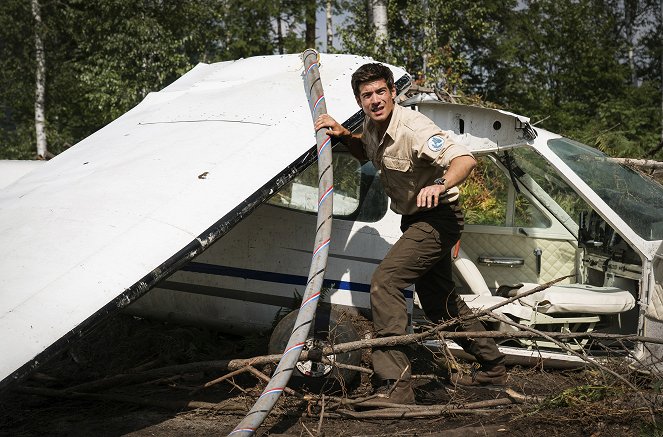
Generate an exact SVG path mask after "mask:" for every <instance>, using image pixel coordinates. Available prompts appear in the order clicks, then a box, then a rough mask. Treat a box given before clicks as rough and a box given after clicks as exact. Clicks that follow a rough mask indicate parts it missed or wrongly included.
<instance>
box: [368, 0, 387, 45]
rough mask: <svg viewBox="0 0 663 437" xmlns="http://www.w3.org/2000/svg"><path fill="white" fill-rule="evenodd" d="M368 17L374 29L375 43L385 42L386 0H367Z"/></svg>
mask: <svg viewBox="0 0 663 437" xmlns="http://www.w3.org/2000/svg"><path fill="white" fill-rule="evenodd" d="M369 5H370V7H369V10H370V13H369V17H371V24H372V25H373V27H374V28H375V37H376V40H377V42H382V41H386V40H387V36H388V34H387V0H369Z"/></svg>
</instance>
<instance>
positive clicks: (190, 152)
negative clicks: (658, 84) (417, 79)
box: [0, 54, 663, 385]
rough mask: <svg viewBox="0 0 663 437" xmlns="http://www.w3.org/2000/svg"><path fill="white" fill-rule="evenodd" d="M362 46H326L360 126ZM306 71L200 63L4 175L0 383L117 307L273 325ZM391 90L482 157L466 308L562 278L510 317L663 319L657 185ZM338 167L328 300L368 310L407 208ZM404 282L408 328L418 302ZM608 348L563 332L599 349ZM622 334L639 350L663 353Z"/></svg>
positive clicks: (588, 155)
mask: <svg viewBox="0 0 663 437" xmlns="http://www.w3.org/2000/svg"><path fill="white" fill-rule="evenodd" d="M364 62H368V60H367V59H364V58H357V57H352V56H331V55H324V54H323V55H322V67H321V72H322V76H323V82H324V87H325V91H326V96H327V97H326V99H327V104H328V107H329V112H330V113H332V114H334V115H337V117H338V118H343V119H346V120H348V125H350V124H352V125H353V126H354V127H358V126H359V122H360V120H361V116H360V115H356V116H355V115H354V114H356V111H357V106H356V103H355V101H354V97H353V96H352V91H351V89H350V84H349V81H350V79H349V77H350V74H351V73H352V72H353V71H354V69H355V68H356V66H358V65H359V64H361V63H364ZM394 72H395V76H396V77H404V76H405V72H404V71H402V70H397V69H394ZM300 74H301V61H300V60H299V58H298V57H295V56H293V57H288V56H283V57H279V56H276V57H261V58H250V59H246V60H241V61H236V62H231V63H221V64H214V65H202V66H198V67H196V68H195V69H193V70H192V71H191V72H190V73H188V74H187V75H185V76H184V77H182V78H181V79H180V80H178V81H177V82H175V83H174V84H173V85H171V86H170V87H168V88H166V89H165V90H163V91H162V92H160V93H154V94H151V95H150V96H148V97H147V98H146V99H145V101H144V102H143V103H141V104H140V105H138V106H137V107H136V108H134V109H133V110H132V111H130V112H129V113H127V114H125V115H124V116H122V117H121V118H120V119H118V120H116V121H115V122H113V123H111V124H110V125H109V126H107V127H106V128H104V129H102V130H101V131H99V132H97V133H96V134H94V135H92V136H91V137H89V138H88V139H86V140H84V141H83V142H81V143H79V144H78V145H76V146H75V147H73V148H72V149H71V150H69V151H67V152H65V153H63V154H62V155H60V156H58V157H56V158H55V159H53V160H52V161H50V162H48V163H46V164H44V165H43V166H39V168H38V169H37V170H34V171H33V172H31V173H28V174H27V175H25V176H24V177H22V178H21V179H19V180H18V181H17V182H15V183H14V184H12V185H10V186H8V187H6V188H5V189H4V190H2V191H0V241H2V247H3V248H4V258H3V260H2V262H1V263H0V274H1V276H0V277H2V278H3V279H2V287H1V292H2V299H1V300H0V311H1V313H0V327H1V329H2V332H3V333H5V335H4V336H3V339H2V340H0V341H1V342H2V346H3V350H5V351H11V352H10V353H7V354H5V355H4V356H3V359H2V361H1V363H0V370H1V371H2V373H1V377H2V378H3V381H2V385H6V384H7V383H8V382H10V381H12V380H13V379H15V378H18V377H20V376H23V375H25V374H26V373H28V372H29V371H30V369H31V368H32V366H33V365H36V364H37V362H40V361H41V360H43V359H44V358H46V357H48V356H49V355H51V354H52V353H54V352H55V351H57V350H59V349H60V348H61V347H62V346H65V345H66V343H67V342H68V341H70V339H72V338H74V337H75V336H76V335H77V334H78V333H79V332H80V331H82V330H83V329H84V328H85V327H87V326H90V325H91V324H92V323H93V322H94V321H95V320H97V319H98V318H99V317H100V316H103V315H104V314H106V313H108V312H110V311H112V310H115V309H117V308H120V307H121V308H126V310H127V311H130V312H131V313H133V314H139V315H142V316H149V317H156V318H160V319H163V320H170V321H174V322H181V323H196V324H206V325H208V326H213V327H216V328H219V329H223V330H229V331H231V332H235V333H240V332H250V331H256V330H268V329H270V328H271V327H272V323H273V321H274V320H275V318H276V316H277V314H279V313H280V312H283V311H284V309H288V308H296V307H297V306H298V303H299V300H300V299H301V296H302V295H303V290H304V287H305V283H306V276H307V269H308V266H309V261H310V255H311V247H310V239H311V236H312V235H313V234H314V232H315V211H316V208H317V201H316V197H317V178H316V177H315V174H316V169H315V165H313V166H311V167H310V168H309V169H307V170H305V171H303V172H302V170H304V168H305V167H306V166H307V165H308V164H309V163H311V162H312V161H313V160H314V159H315V156H314V155H315V149H313V150H311V148H312V147H313V142H314V140H313V133H312V132H311V128H310V115H309V114H308V108H307V107H306V105H307V104H306V102H305V93H304V92H302V89H303V87H302V82H301V77H300ZM251 96H254V98H253V99H252V98H251ZM251 100H253V101H251ZM258 100H260V102H261V104H260V105H259V106H258V107H257V108H258V109H257V110H256V109H254V108H255V107H256V106H255V105H254V104H253V103H254V102H256V101H258ZM400 103H401V104H402V105H405V106H407V107H410V108H412V110H418V111H421V112H423V113H424V114H426V115H428V116H429V117H431V118H432V119H433V120H434V121H435V122H436V123H437V124H438V125H439V126H440V127H441V128H443V129H448V130H451V131H453V132H455V134H456V135H457V137H458V141H460V142H463V143H465V144H467V145H468V147H470V149H471V150H473V152H474V153H475V155H476V156H477V158H478V160H479V167H478V169H477V170H476V171H475V176H476V178H477V180H478V182H477V184H479V185H480V186H481V187H482V189H483V190H484V191H482V193H489V194H490V195H489V196H488V197H489V200H490V201H486V196H484V197H477V196H476V195H475V194H473V192H472V191H471V190H466V192H465V197H464V199H465V205H464V206H465V210H466V223H467V225H466V228H465V232H464V233H463V236H462V239H461V247H460V250H459V252H458V257H457V258H456V260H455V261H454V267H455V275H456V279H457V281H456V282H457V284H458V287H459V289H460V291H461V292H462V293H464V297H465V299H466V300H467V301H468V303H469V304H470V305H471V306H473V307H485V306H486V305H492V304H493V303H494V302H496V301H500V300H503V299H505V296H508V295H509V293H510V291H509V287H505V286H510V285H513V284H519V283H523V284H525V285H524V287H531V286H532V285H531V284H536V283H545V282H548V281H549V280H552V279H555V278H557V277H561V276H566V275H573V277H574V279H573V280H567V281H566V282H567V283H566V284H560V285H559V286H558V287H555V288H554V289H553V290H550V292H548V293H541V294H537V295H536V296H534V297H532V299H529V300H527V301H526V302H522V303H519V304H515V303H514V304H510V305H509V306H507V307H504V308H503V309H502V313H503V314H505V315H506V316H508V317H509V318H511V319H512V320H516V321H519V322H520V323H524V324H529V325H530V326H534V327H536V328H537V329H540V330H548V331H557V332H562V331H574V330H581V331H591V330H593V331H600V332H611V333H633V334H639V335H644V336H650V337H659V336H661V335H662V334H663V289H662V288H661V283H662V282H663V278H662V277H661V275H662V274H663V272H662V271H661V266H662V265H663V262H662V261H661V259H662V258H661V257H662V256H663V255H661V253H659V254H658V255H656V252H657V249H658V250H659V251H660V250H662V249H659V246H661V240H662V239H663V188H661V186H660V185H658V184H657V183H655V182H653V181H651V180H649V179H648V178H646V177H643V176H641V175H640V174H638V173H637V172H635V171H633V170H631V169H629V168H627V167H624V166H622V165H620V164H617V163H615V162H612V161H610V160H609V159H606V156H605V155H603V154H602V153H601V152H599V151H597V150H595V149H592V148H590V147H588V146H585V145H583V144H579V143H577V142H575V141H572V140H569V139H566V138H563V137H561V136H559V135H557V134H554V133H551V132H547V131H545V130H543V129H536V131H534V129H533V128H532V126H531V125H530V124H529V120H528V119H527V118H525V117H522V116H518V115H515V114H511V113H508V112H504V111H499V110H492V109H485V108H477V107H471V106H463V105H454V104H446V103H441V102H437V101H434V100H432V99H430V98H428V97H427V96H417V97H414V98H412V99H410V100H406V101H401V102H400ZM284 107H285V108H287V110H286V111H285V112H284V111H283V108H284ZM290 111H292V113H291V112H290ZM300 172H301V173H300ZM334 173H335V179H336V183H335V192H334V214H335V219H334V224H333V230H332V236H333V240H332V244H331V246H330V251H329V264H328V269H327V272H328V273H327V277H326V279H325V282H324V288H325V293H324V295H325V298H324V301H325V302H328V303H332V304H334V305H335V306H337V308H346V309H358V310H359V311H363V312H366V311H367V310H368V307H369V298H368V296H369V288H370V286H369V284H370V278H371V274H372V272H373V270H374V269H375V267H376V266H377V264H378V263H379V262H380V260H381V259H382V257H383V256H384V254H385V253H386V252H387V250H388V249H389V248H390V247H391V245H392V244H393V243H394V242H395V241H396V240H397V239H398V238H399V236H400V235H399V234H400V232H399V223H400V218H399V217H398V216H397V215H396V214H395V213H393V212H392V211H391V210H390V209H389V203H388V199H387V197H386V195H385V194H384V191H383V190H382V187H381V184H380V180H379V177H378V175H377V174H376V171H375V169H374V168H373V167H372V165H371V164H370V163H368V164H364V165H361V164H360V163H359V162H357V161H356V160H354V158H352V157H351V156H350V155H349V153H347V152H346V151H344V150H343V148H342V147H341V146H337V147H335V149H334ZM202 175H206V176H204V177H202ZM293 178H294V179H293ZM291 179H293V180H292V181H291ZM468 187H469V186H468ZM267 198H269V199H268V200H267V202H265V203H262V202H263V200H265V199H267ZM261 203H262V204H261ZM253 209H255V211H253V212H252V213H251V214H250V215H249V212H251V211H252V210H253ZM235 225H236V226H235ZM56 231H57V232H56ZM221 236H223V238H219V237H221ZM217 239H218V241H216V242H214V244H211V243H212V242H213V241H215V240H217ZM194 256H197V257H196V259H192V258H193V257H194ZM155 284H156V287H154V288H153V289H152V290H151V291H149V293H146V292H147V291H148V289H149V288H152V287H153V286H154V285H155ZM143 293H146V294H145V295H144V296H143V297H141V298H140V299H138V300H136V299H137V298H138V297H140V295H142V294H143ZM406 295H407V296H409V297H410V299H409V303H410V305H411V308H412V309H413V311H412V312H413V322H414V323H413V326H414V327H415V328H416V327H417V325H418V324H419V323H420V322H421V317H422V316H421V312H420V311H419V310H418V308H417V306H416V305H412V299H411V298H412V297H413V295H412V290H406ZM133 300H136V302H134V303H133V304H131V305H128V304H129V303H130V302H131V301H133ZM486 323H487V324H489V325H490V326H491V328H495V329H501V330H509V329H512V328H510V327H509V326H506V325H504V324H501V323H498V322H495V321H491V320H486ZM610 346H611V345H610V344H609V343H605V342H604V343H601V344H599V343H596V342H581V343H577V344H574V347H575V348H577V349H579V350H580V349H582V350H584V351H586V352H587V353H588V354H593V355H599V356H600V355H604V354H606V353H608V352H609V350H610ZM500 347H501V349H502V350H503V351H504V352H505V353H507V354H508V356H509V357H510V359H511V360H512V362H525V363H526V362H535V361H539V360H540V359H541V358H543V361H544V364H548V365H557V366H565V365H574V360H575V358H574V357H572V356H570V355H568V354H567V353H565V352H564V351H560V350H559V349H557V348H556V346H555V345H554V344H547V343H542V342H540V341H538V342H533V341H531V340H523V339H521V340H510V341H508V342H507V341H505V342H502V343H501V345H500ZM629 347H630V348H632V351H633V354H634V356H635V357H636V358H637V359H638V360H639V361H640V362H642V363H644V364H652V363H656V362H657V361H658V360H659V358H660V356H661V354H662V352H663V350H662V349H661V347H659V346H656V345H648V347H647V348H645V347H643V345H642V344H640V343H634V344H631V345H630V346H629ZM606 351H608V352H606ZM321 373H322V374H324V373H325V372H321Z"/></svg>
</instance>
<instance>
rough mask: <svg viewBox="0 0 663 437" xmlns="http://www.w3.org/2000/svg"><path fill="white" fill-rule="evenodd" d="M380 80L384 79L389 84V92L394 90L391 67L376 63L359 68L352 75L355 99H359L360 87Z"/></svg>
mask: <svg viewBox="0 0 663 437" xmlns="http://www.w3.org/2000/svg"><path fill="white" fill-rule="evenodd" d="M380 79H384V81H385V82H387V88H389V90H392V89H393V88H394V74H393V73H392V72H391V70H390V69H389V67H387V66H385V65H382V64H379V63H377V62H374V63H372V64H364V65H362V66H361V67H359V68H357V71H355V72H354V73H353V74H352V81H351V82H350V83H351V84H352V91H353V92H354V93H355V97H359V85H361V84H362V83H366V82H374V81H376V80H380Z"/></svg>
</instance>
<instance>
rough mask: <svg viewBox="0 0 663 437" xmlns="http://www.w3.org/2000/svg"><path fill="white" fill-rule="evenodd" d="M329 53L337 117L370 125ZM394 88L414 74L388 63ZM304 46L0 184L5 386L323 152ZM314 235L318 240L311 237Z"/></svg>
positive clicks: (186, 80)
mask: <svg viewBox="0 0 663 437" xmlns="http://www.w3.org/2000/svg"><path fill="white" fill-rule="evenodd" d="M368 62H372V60H371V59H369V58H362V57H357V56H350V55H325V54H323V55H321V66H320V70H321V72H322V77H323V85H324V88H325V91H326V93H325V95H326V97H325V98H326V103H327V107H328V108H329V111H330V113H332V114H334V116H335V117H336V118H337V119H338V120H339V121H340V120H346V121H345V125H346V126H347V127H349V128H351V129H352V128H354V127H356V126H357V125H358V124H359V123H361V121H362V115H361V113H358V112H357V110H358V108H357V104H356V102H355V99H354V96H353V95H352V90H351V87H350V76H351V75H352V73H353V72H354V71H355V70H356V69H357V67H359V66H360V65H362V64H365V63H368ZM392 70H393V72H394V76H395V78H396V79H397V88H399V91H400V90H402V89H403V88H404V87H406V86H407V85H409V80H410V79H409V77H408V76H407V74H406V72H405V71H403V70H401V69H398V68H395V67H392ZM302 72H303V65H302V61H301V59H300V57H299V56H298V55H285V56H262V57H255V58H248V59H242V60H238V61H232V62H221V63H217V64H211V65H207V64H200V65H198V66H196V67H195V68H194V69H192V70H191V71H190V72H189V73H187V74H186V75H184V76H183V77H182V78H180V79H179V80H177V81H176V82H174V83H173V84H171V85H170V86H168V87H167V88H165V89H164V90H162V91H160V92H157V93H152V94H149V95H148V96H147V97H146V98H145V99H144V100H143V101H142V102H141V103H140V104H139V105H138V106H136V107H135V108H133V109H132V110H131V111H129V112H127V113H126V114H124V115H123V116H121V117H120V118H118V119H117V120H115V121H113V122H112V123H110V124H109V125H107V126H106V127H104V128H103V129H101V130H99V131H98V132H96V133H94V134H93V135H91V136H89V137H88V138H86V139H84V140H83V141H81V142H80V143H78V144H77V145H75V146H74V147H72V148H71V149H69V150H67V151H66V152H64V153H62V154H61V155H58V156H57V157H55V158H54V159H52V160H51V161H49V162H48V163H46V164H44V165H41V166H39V167H38V168H36V169H34V170H33V171H31V172H30V173H28V174H26V175H25V176H23V177H22V178H21V179H20V180H18V181H16V182H15V183H13V184H11V185H9V186H7V187H5V188H4V189H3V190H0V247H2V256H1V258H0V332H2V336H1V337H0V350H2V351H3V353H2V359H0V388H2V387H5V386H7V385H8V384H9V383H11V382H12V381H14V380H17V379H20V378H22V377H23V376H25V375H27V374H29V373H30V371H31V370H32V369H34V368H35V367H36V366H38V365H39V364H40V363H42V362H43V361H45V360H46V359H48V358H49V357H51V356H53V355H54V354H55V353H57V352H58V351H60V350H61V349H62V348H63V347H65V346H66V345H67V344H68V343H69V342H70V341H71V340H73V339H74V338H75V337H76V336H77V335H79V334H80V333H81V332H83V331H84V330H85V329H86V328H89V327H91V326H92V325H93V324H94V323H96V322H98V321H99V320H100V319H101V318H102V317H103V316H105V315H107V314H109V313H111V312H114V311H116V310H118V309H121V308H124V307H125V306H127V305H128V304H129V303H131V302H133V301H134V300H136V299H137V298H138V297H140V296H142V295H143V294H144V293H145V292H147V291H148V290H149V289H150V288H151V287H153V286H154V285H155V284H156V283H157V282H158V281H160V280H161V279H163V278H165V277H167V276H168V275H169V274H171V273H172V272H174V271H175V270H177V269H178V268H179V267H181V266H182V265H183V264H184V263H186V262H187V261H189V260H191V259H192V258H193V257H195V256H196V255H198V254H200V253H201V252H202V251H204V250H205V249H206V248H207V247H209V245H210V244H211V243H213V242H214V241H216V240H217V239H218V238H220V237H221V236H223V235H224V234H225V233H227V232H228V231H229V230H230V229H231V228H232V227H233V226H234V225H235V224H236V223H237V222H239V221H241V220H242V219H243V218H244V217H245V216H246V215H247V214H249V213H250V212H251V211H252V210H253V209H254V208H255V207H256V206H258V205H259V204H261V203H262V202H263V201H264V200H266V199H267V198H268V197H269V196H270V195H272V194H273V193H275V192H276V191H277V190H278V189H279V188H281V187H282V186H283V185H285V184H286V183H287V182H289V181H290V180H291V179H292V178H293V177H294V176H295V175H296V174H298V173H299V172H300V171H302V170H303V169H305V168H306V167H307V166H308V165H309V164H310V163H311V162H313V161H314V160H315V159H316V151H315V133H314V132H313V129H312V124H311V115H310V112H309V107H308V102H307V98H306V95H307V93H306V91H305V90H304V82H303V81H302V78H301V75H302ZM312 237H313V236H312Z"/></svg>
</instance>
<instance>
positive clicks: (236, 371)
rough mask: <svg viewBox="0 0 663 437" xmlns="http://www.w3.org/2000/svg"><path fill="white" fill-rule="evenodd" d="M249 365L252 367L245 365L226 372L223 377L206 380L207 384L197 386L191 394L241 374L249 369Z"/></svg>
mask: <svg viewBox="0 0 663 437" xmlns="http://www.w3.org/2000/svg"><path fill="white" fill-rule="evenodd" d="M249 367H250V366H244V367H242V368H241V369H237V370H234V371H232V372H230V373H226V374H225V375H223V376H221V377H219V378H216V379H213V380H211V381H209V382H206V383H205V384H203V385H201V386H200V387H198V388H196V389H195V390H192V391H191V394H192V395H194V394H196V393H198V392H199V391H201V390H202V389H204V388H208V387H211V386H213V385H216V384H218V383H220V382H223V381H225V380H226V379H228V378H232V377H233V376H235V375H239V374H240V373H244V372H246V371H248V370H249ZM233 384H234V383H233Z"/></svg>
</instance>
